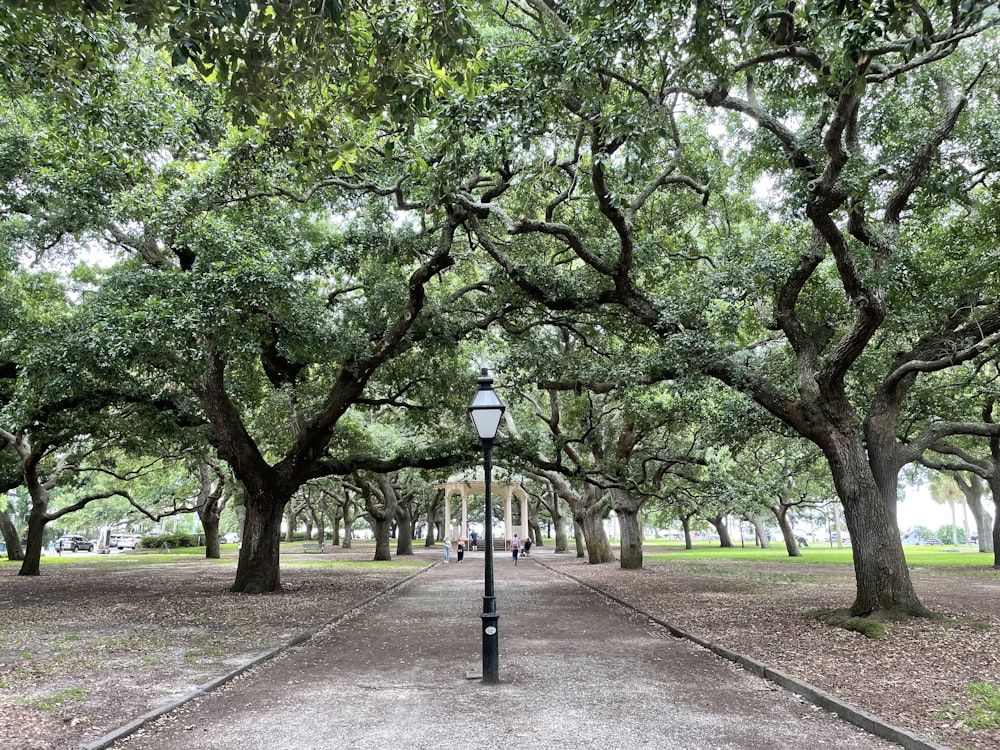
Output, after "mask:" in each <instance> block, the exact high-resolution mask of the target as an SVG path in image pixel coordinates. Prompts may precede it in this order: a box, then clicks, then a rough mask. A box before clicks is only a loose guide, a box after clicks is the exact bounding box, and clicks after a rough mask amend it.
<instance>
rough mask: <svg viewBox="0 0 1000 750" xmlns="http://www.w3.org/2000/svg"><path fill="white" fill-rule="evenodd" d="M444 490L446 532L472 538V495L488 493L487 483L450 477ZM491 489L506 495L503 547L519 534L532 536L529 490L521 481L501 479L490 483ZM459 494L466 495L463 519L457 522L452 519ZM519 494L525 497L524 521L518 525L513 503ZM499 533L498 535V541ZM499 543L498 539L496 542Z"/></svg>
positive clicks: (459, 536)
mask: <svg viewBox="0 0 1000 750" xmlns="http://www.w3.org/2000/svg"><path fill="white" fill-rule="evenodd" d="M441 489H443V490H444V517H445V534H447V535H450V536H451V538H452V539H468V538H469V498H470V497H472V496H473V495H483V494H485V493H486V482H484V481H482V480H475V479H449V480H448V481H447V482H445V483H444V484H442V485H441ZM490 490H491V491H492V493H493V495H494V496H495V497H500V498H503V528H504V532H503V547H501V548H500V549H508V548H509V547H510V538H511V537H512V536H513V535H514V534H517V535H518V536H519V537H520V538H521V539H525V538H527V535H528V493H527V491H526V490H525V489H524V487H523V486H522V484H521V482H519V481H507V482H503V481H497V480H496V479H494V480H493V481H492V482H490ZM455 495H458V496H460V497H461V498H462V521H461V523H459V524H457V525H455V524H452V522H451V499H452V498H453V497H454V496H455ZM515 496H520V500H521V523H520V524H518V525H516V526H515V525H514V514H513V508H512V503H513V500H514V498H515ZM483 533H484V534H487V533H493V529H492V524H491V528H489V529H487V528H484V529H483ZM495 539H496V535H495V534H494V540H495ZM494 546H496V542H494Z"/></svg>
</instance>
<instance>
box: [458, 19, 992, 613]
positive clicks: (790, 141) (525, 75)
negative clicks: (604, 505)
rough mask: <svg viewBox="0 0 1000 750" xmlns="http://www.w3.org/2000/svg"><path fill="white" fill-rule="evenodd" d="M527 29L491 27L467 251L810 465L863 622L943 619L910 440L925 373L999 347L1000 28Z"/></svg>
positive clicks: (628, 24)
mask: <svg viewBox="0 0 1000 750" xmlns="http://www.w3.org/2000/svg"><path fill="white" fill-rule="evenodd" d="M531 5H532V7H533V8H534V9H535V11H536V13H534V14H523V15H519V14H518V13H517V11H515V10H514V9H513V8H509V9H508V10H507V11H506V14H505V15H503V16H502V17H501V18H500V19H499V20H498V21H497V26H498V27H501V26H502V25H503V23H504V22H507V24H508V25H507V26H506V27H505V30H504V31H503V32H502V34H503V39H504V45H503V47H502V49H501V48H500V45H498V49H497V50H496V52H497V54H496V56H495V57H492V58H491V60H492V62H493V65H492V67H491V68H490V70H489V75H490V76H491V77H492V80H495V81H500V82H502V84H501V86H500V87H498V88H497V89H496V90H495V92H493V93H492V96H491V97H490V98H486V99H485V100H484V101H486V102H489V104H482V103H481V104H480V105H479V110H478V112H485V114H484V115H483V116H482V117H481V119H480V120H479V121H478V130H477V132H479V133H480V134H481V135H480V136H479V139H480V141H488V143H487V144H485V145H482V146H481V147H480V148H479V149H478V151H477V152H476V153H477V154H478V155H479V156H480V160H481V166H480V170H479V175H480V180H479V182H477V183H475V184H471V185H469V186H466V187H459V188H456V191H455V200H456V201H457V203H458V205H460V206H461V207H462V208H463V209H464V210H465V211H467V212H468V215H469V219H468V224H469V226H470V228H471V230H472V231H473V232H475V234H476V237H477V238H478V240H479V242H480V243H481V245H482V247H483V248H484V250H485V251H486V252H487V253H488V254H489V255H490V256H491V257H492V258H493V260H494V262H495V263H496V264H497V265H498V267H499V268H500V269H501V270H502V272H503V274H504V277H505V278H506V279H509V280H510V281H511V282H512V283H513V284H516V285H517V286H518V287H519V288H520V289H521V290H522V291H523V293H524V294H525V295H526V297H527V298H528V299H531V300H533V301H535V302H536V303H537V304H539V305H542V306H545V307H547V308H549V309H552V310H555V311H563V310H567V309H576V310H583V311H585V310H594V309H595V308H596V307H598V306H604V307H609V306H613V307H614V308H615V310H617V311H618V312H619V313H622V314H626V315H629V316H632V317H633V318H634V319H635V320H637V321H640V322H641V323H642V324H643V325H644V326H645V327H646V328H647V330H648V331H649V333H650V335H651V336H653V337H655V340H656V341H658V342H659V345H660V347H661V351H662V359H663V370H664V371H665V372H670V373H672V374H675V375H681V374H683V373H684V372H702V373H705V374H708V375H710V376H712V377H714V378H716V379H718V380H719V381H721V382H722V383H724V384H726V385H727V386H729V387H731V388H733V389H735V390H737V391H739V392H741V393H744V394H746V395H747V396H748V397H750V398H752V399H753V400H755V401H756V402H757V403H759V404H760V405H761V406H763V407H764V408H765V409H767V410H768V411H769V412H771V413H772V414H773V415H774V416H776V417H777V418H778V419H780V420H781V421H783V422H784V423H785V424H787V425H788V426H789V427H791V428H793V429H794V430H795V431H796V432H797V433H798V434H800V435H801V436H802V437H804V438H806V439H808V440H810V441H812V442H813V443H815V444H816V445H817V446H818V447H819V448H820V450H822V452H823V454H824V456H825V457H826V459H827V462H828V464H829V467H830V471H831V475H832V478H833V481H834V483H835V485H836V488H837V491H838V495H839V497H840V499H841V500H842V502H843V504H844V511H845V516H846V519H847V524H848V528H849V530H850V532H851V537H852V545H853V551H854V562H855V571H856V577H857V596H856V598H855V601H854V603H853V604H852V606H851V610H852V612H853V613H854V614H867V613H870V612H873V611H876V610H891V611H898V612H903V613H907V614H912V615H921V614H925V613H926V610H925V608H924V607H923V605H922V603H921V602H920V600H919V598H918V597H917V595H916V593H915V591H914V589H913V586H912V583H911V582H910V579H909V574H908V571H907V568H906V563H905V559H904V556H903V552H902V547H901V545H900V542H899V537H898V532H897V529H896V527H895V522H894V521H895V513H894V505H895V501H896V481H897V475H898V471H899V469H900V468H901V466H902V464H903V463H905V460H903V459H904V458H905V456H904V455H903V454H902V453H901V452H900V450H899V449H900V446H899V445H898V444H897V443H896V438H895V423H896V419H897V418H898V415H899V412H900V407H901V404H903V403H904V402H905V400H906V397H907V395H908V393H909V391H910V389H911V388H912V386H913V384H914V383H915V382H916V381H917V379H918V378H919V377H920V376H921V374H922V373H926V372H932V371H941V370H947V369H948V368H952V367H955V366H957V365H960V364H961V363H963V362H968V361H973V360H976V359H979V358H983V357H987V356H990V354H991V353H993V352H994V351H995V347H996V345H997V343H998V331H1000V310H998V307H997V296H996V290H997V289H996V275H995V272H990V271H988V270H987V271H986V273H985V275H984V278H983V282H982V283H977V284H976V285H975V288H970V285H969V284H968V283H967V277H966V276H965V275H964V273H963V274H961V275H959V272H958V271H957V267H956V266H953V265H951V263H952V261H957V260H958V259H959V258H961V259H964V261H965V262H966V263H969V264H972V265H974V266H977V267H983V268H984V269H986V268H988V262H987V257H988V251H987V249H986V248H985V247H984V246H983V244H982V243H981V241H980V239H981V237H983V236H987V235H988V233H989V232H988V227H989V226H991V222H994V221H995V214H993V213H992V206H991V205H990V201H989V197H988V196H989V189H988V186H989V185H991V184H992V183H993V181H994V179H995V174H994V172H993V171H992V170H993V169H994V168H995V165H996V162H995V161H989V160H987V159H986V158H985V157H984V155H985V154H987V153H988V149H989V144H988V142H987V141H988V139H986V138H983V137H982V135H983V133H984V132H986V131H987V130H988V129H989V128H990V127H991V124H990V122H991V120H990V118H991V117H992V116H993V114H994V110H993V109H992V107H991V106H990V104H989V102H988V100H989V97H990V96H991V95H990V94H989V92H990V91H991V89H992V86H993V84H994V79H993V78H992V76H993V75H994V74H995V71H993V70H992V68H990V67H989V66H988V65H984V64H983V60H984V59H987V58H990V57H991V54H992V52H993V51H994V50H995V43H996V42H995V35H994V30H995V26H996V24H997V21H998V18H997V14H996V9H995V7H994V6H993V5H992V4H991V3H985V2H984V3H977V2H970V3H963V4H961V5H959V4H955V3H951V4H947V3H933V4H930V5H928V7H926V8H924V7H921V6H919V5H917V4H909V3H906V4H899V5H894V6H892V7H883V6H882V5H875V6H865V5H863V6H851V7H847V6H845V5H844V4H842V3H841V4H838V3H834V2H822V1H820V2H813V3H803V4H800V5H799V6H796V7H795V8H792V7H791V6H789V7H788V8H787V9H784V10H781V9H780V8H779V9H775V8H772V7H770V6H766V5H764V4H760V5H758V4H754V3H739V2H734V3H724V2H718V3H714V2H697V3H680V2H678V3H666V4H663V5H661V6H658V7H657V8H655V9H652V8H649V7H647V6H639V5H636V6H634V7H632V6H628V7H627V8H623V7H620V6H618V5H616V6H615V7H614V9H613V10H611V9H608V10H607V11H602V9H600V8H599V7H598V8H593V7H591V6H589V5H586V4H579V5H577V4H566V5H560V6H558V8H557V7H556V6H548V5H545V4H543V3H541V2H539V3H533V4H531ZM640 7H641V10H640ZM772 12H779V13H781V14H783V16H784V17H786V18H789V19H790V20H791V27H790V32H789V34H786V35H784V36H783V38H781V39H779V38H777V36H776V35H775V33H774V30H773V28H772V27H771V26H770V24H769V21H768V18H769V14H770V13H772ZM520 29H526V30H527V33H521V32H520V31H519V30H520ZM500 34H501V32H498V35H500ZM525 82H528V83H527V84H525ZM504 87H505V88H504ZM979 104H983V107H982V108H981V109H980V108H979V107H978V106H977V105H979ZM490 105H492V108H491V106H490ZM980 117H982V120H980V119H979V118H980ZM455 127H456V128H459V127H464V128H468V127H470V123H469V122H468V120H466V121H465V122H461V123H457V124H456V125H455ZM716 133H717V135H716ZM482 134H486V135H482ZM519 145H520V147H519ZM491 154H495V155H496V156H494V157H493V159H492V160H491V158H490V156H491ZM754 190H756V191H757V192H758V195H756V196H755V195H754V194H753V191H754ZM764 190H766V191H767V193H766V195H760V193H762V192H763V191H764ZM529 191H530V192H529ZM543 191H545V193H546V195H547V196H548V197H547V198H546V199H541V200H540V199H539V198H538V196H539V195H540V194H541V193H542V192H543ZM530 193H533V195H532V197H533V200H532V201H531V203H526V202H525V197H526V196H527V195H529V194H530ZM713 196H715V199H714V200H713ZM705 202H707V205H706V206H705V207H704V208H703V207H702V205H701V204H702V203H705ZM942 252H944V254H945V255H944V257H942V255H941V253H942ZM545 260H548V261H549V262H544V261H545ZM942 260H945V262H944V263H942V262H941V261H942ZM931 269H933V271H932V270H931ZM963 280H964V281H965V283H963ZM931 301H933V303H932V302H931ZM936 429H941V430H945V431H946V430H947V429H949V428H948V427H947V425H945V424H944V423H942V424H941V425H939V426H938V428H936Z"/></svg>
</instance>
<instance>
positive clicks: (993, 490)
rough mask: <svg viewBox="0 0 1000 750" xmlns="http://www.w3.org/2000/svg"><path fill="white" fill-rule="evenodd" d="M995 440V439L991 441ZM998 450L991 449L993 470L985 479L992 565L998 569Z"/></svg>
mask: <svg viewBox="0 0 1000 750" xmlns="http://www.w3.org/2000/svg"><path fill="white" fill-rule="evenodd" d="M992 442H996V441H991V443H992ZM998 457H1000V455H998V451H996V450H994V451H993V471H992V472H990V476H989V479H988V480H987V481H988V483H989V485H990V494H992V495H993V534H992V537H991V538H992V540H993V567H994V568H995V569H996V570H1000V471H998V467H1000V463H998V462H997V459H998Z"/></svg>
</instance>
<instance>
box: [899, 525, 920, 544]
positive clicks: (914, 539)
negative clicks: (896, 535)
mask: <svg viewBox="0 0 1000 750" xmlns="http://www.w3.org/2000/svg"><path fill="white" fill-rule="evenodd" d="M919 544H921V541H920V532H919V531H917V530H916V529H910V530H909V531H907V532H906V533H905V534H903V546H904V547H913V546H915V545H919Z"/></svg>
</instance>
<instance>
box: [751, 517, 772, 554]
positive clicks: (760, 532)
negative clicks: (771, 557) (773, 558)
mask: <svg viewBox="0 0 1000 750" xmlns="http://www.w3.org/2000/svg"><path fill="white" fill-rule="evenodd" d="M746 519H747V521H749V522H750V524H751V525H752V526H753V533H754V537H755V538H756V541H757V544H758V545H760V548H761V549H771V542H770V541H769V540H768V538H767V529H765V528H764V521H763V519H762V518H761V517H760V516H759V515H757V514H755V513H747V514H746Z"/></svg>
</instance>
